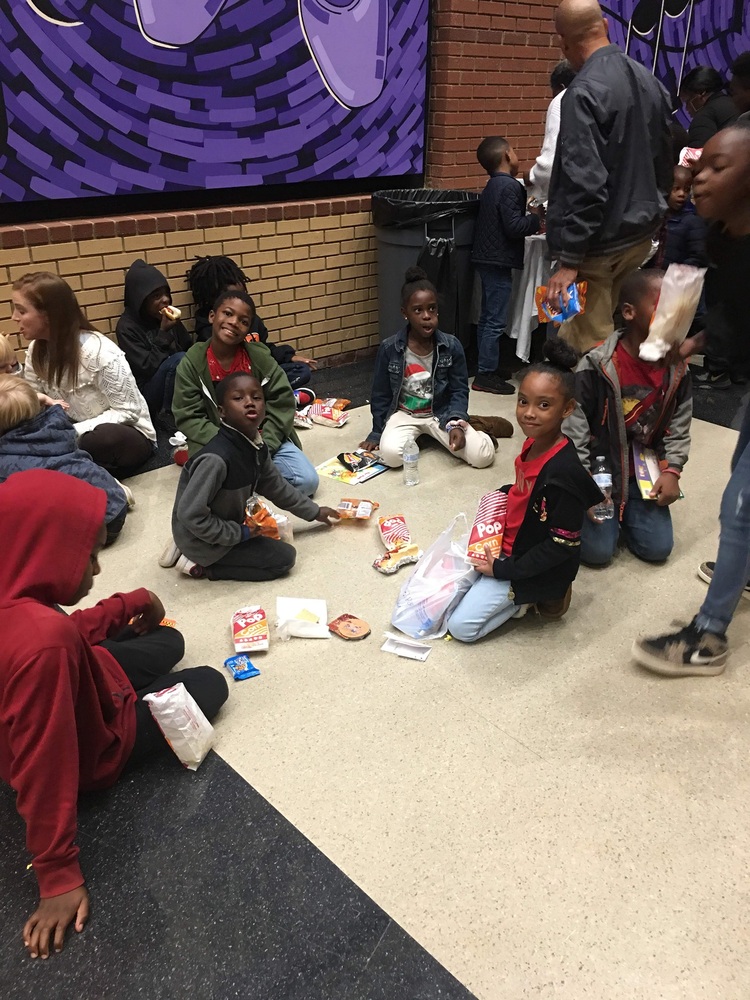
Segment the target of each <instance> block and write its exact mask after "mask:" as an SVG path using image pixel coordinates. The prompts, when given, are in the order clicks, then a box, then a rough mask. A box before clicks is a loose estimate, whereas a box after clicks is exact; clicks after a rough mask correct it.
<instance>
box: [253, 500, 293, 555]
mask: <svg viewBox="0 0 750 1000" xmlns="http://www.w3.org/2000/svg"><path fill="white" fill-rule="evenodd" d="M245 524H246V525H247V526H248V528H258V529H259V531H258V532H257V534H260V535H261V536H264V537H265V538H276V539H281V541H282V542H288V543H289V544H290V545H291V544H292V542H293V541H294V532H293V529H292V525H291V522H290V521H289V518H288V517H287V516H286V514H277V513H276V512H275V511H273V510H271V508H270V507H269V506H268V504H267V503H265V502H264V501H263V500H261V499H260V498H259V497H257V496H255V494H253V496H251V497H250V499H249V500H248V501H247V503H246V504H245Z"/></svg>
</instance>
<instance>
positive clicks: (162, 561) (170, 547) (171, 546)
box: [159, 538, 182, 569]
mask: <svg viewBox="0 0 750 1000" xmlns="http://www.w3.org/2000/svg"><path fill="white" fill-rule="evenodd" d="M181 555H182V553H181V552H180V550H179V549H178V548H177V546H176V545H175V543H174V539H173V538H170V539H169V542H168V544H167V547H166V548H165V549H164V551H163V552H162V554H161V555H160V556H159V565H160V566H163V567H164V569H169V567H170V566H174V564H175V563H176V562H177V560H178V559H179V558H180V556H181Z"/></svg>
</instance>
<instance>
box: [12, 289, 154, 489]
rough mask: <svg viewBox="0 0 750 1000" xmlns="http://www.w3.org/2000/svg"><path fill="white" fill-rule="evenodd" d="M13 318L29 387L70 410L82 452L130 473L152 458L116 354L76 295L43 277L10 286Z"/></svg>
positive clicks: (148, 428) (146, 424)
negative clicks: (22, 341) (24, 351)
mask: <svg viewBox="0 0 750 1000" xmlns="http://www.w3.org/2000/svg"><path fill="white" fill-rule="evenodd" d="M13 320H14V322H15V323H17V324H18V332H19V333H20V334H21V336H22V337H24V338H25V339H26V340H27V341H29V342H30V343H29V348H28V352H27V355H26V371H25V377H26V379H27V380H28V381H29V383H30V384H31V385H32V386H33V388H34V389H35V390H36V391H37V392H43V393H46V394H47V395H48V396H51V397H52V399H60V400H64V401H65V402H66V403H67V404H68V410H67V415H68V417H69V418H70V419H71V420H72V421H73V424H74V425H75V428H76V431H77V432H78V444H79V447H81V448H82V449H83V450H84V451H87V452H88V453H89V454H90V455H91V457H92V458H93V459H94V461H95V462H96V463H97V465H101V466H103V468H105V469H107V471H108V472H111V473H112V475H114V476H116V477H117V478H122V477H123V476H128V475H132V473H133V472H135V471H136V470H137V469H138V467H139V466H141V465H143V463H144V462H146V461H148V459H149V458H150V457H151V455H152V454H153V451H154V447H155V444H156V432H155V431H154V426H153V424H152V423H151V418H150V417H149V413H148V407H147V406H146V402H145V400H144V398H143V396H142V395H141V394H140V392H139V391H138V387H137V386H136V384H135V379H134V378H133V373H132V372H131V370H130V367H129V366H128V363H127V361H126V360H125V355H124V354H123V353H122V351H121V350H120V348H119V347H117V346H116V344H113V343H112V341H111V340H108V339H107V338H106V337H104V336H102V334H100V333H97V332H95V331H94V330H91V329H90V324H89V322H88V320H87V319H86V316H85V314H84V313H83V311H82V309H81V307H80V306H79V305H78V300H77V299H76V297H75V294H74V292H73V289H72V288H71V287H70V285H69V284H68V283H67V282H66V281H64V280H63V279H62V278H60V277H58V275H56V274H51V273H50V272H47V271H39V272H37V273H36V274H26V275H24V276H23V277H22V278H19V280H18V281H16V282H15V284H14V285H13Z"/></svg>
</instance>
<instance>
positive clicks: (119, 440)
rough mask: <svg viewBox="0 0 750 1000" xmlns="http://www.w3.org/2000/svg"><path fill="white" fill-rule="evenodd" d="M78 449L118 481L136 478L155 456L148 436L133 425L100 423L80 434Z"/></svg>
mask: <svg viewBox="0 0 750 1000" xmlns="http://www.w3.org/2000/svg"><path fill="white" fill-rule="evenodd" d="M78 446H79V448H82V449H83V451H87V452H88V453H89V455H91V457H92V458H93V460H94V461H95V462H96V464H97V465H101V467H102V468H103V469H106V470H107V472H109V473H110V474H111V475H113V476H114V477H115V478H116V479H123V478H124V477H125V476H132V475H134V474H135V473H136V472H137V471H138V469H139V468H140V466H142V465H143V464H144V462H148V460H149V459H150V458H151V456H152V455H153V453H154V448H153V445H152V444H151V442H150V441H149V439H148V438H147V437H146V436H145V434H141V432H140V431H139V430H136V429H135V427H131V426H130V424H99V426H98V427H95V428H94V429H93V431H88V432H87V433H86V434H82V435H81V437H80V440H79V442H78Z"/></svg>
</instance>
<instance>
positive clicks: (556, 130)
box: [529, 90, 565, 202]
mask: <svg viewBox="0 0 750 1000" xmlns="http://www.w3.org/2000/svg"><path fill="white" fill-rule="evenodd" d="M563 97H565V91H564V90H561V91H560V93H559V94H558V95H557V96H556V97H553V98H552V100H551V101H550V103H549V107H548V108H547V120H546V121H545V123H544V142H543V143H542V151H541V153H540V154H539V156H537V158H536V163H535V164H534V166H533V167H532V168H531V170H530V171H529V180H530V181H531V184H530V186H529V193H530V195H531V196H532V198H538V199H539V201H544V202H546V201H547V198H548V197H549V182H550V178H551V177H552V164H553V163H554V162H555V152H556V150H557V137H558V135H559V134H560V105H561V104H562V99H563Z"/></svg>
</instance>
